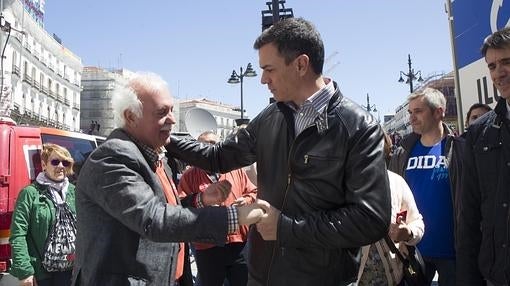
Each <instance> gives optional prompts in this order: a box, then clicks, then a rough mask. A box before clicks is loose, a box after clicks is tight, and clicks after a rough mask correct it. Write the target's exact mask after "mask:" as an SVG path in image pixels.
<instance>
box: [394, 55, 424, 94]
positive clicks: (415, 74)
mask: <svg viewBox="0 0 510 286" xmlns="http://www.w3.org/2000/svg"><path fill="white" fill-rule="evenodd" d="M407 58H408V60H407V64H408V65H409V71H408V72H407V73H405V72H403V71H400V78H399V79H398V82H404V79H403V78H402V75H404V76H405V77H406V78H407V79H406V84H409V92H410V93H413V81H415V80H418V81H419V82H422V81H423V78H422V77H421V71H417V72H415V71H414V69H413V68H412V65H411V55H410V54H408V55H407ZM418 76H419V77H418Z"/></svg>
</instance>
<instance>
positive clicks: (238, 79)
mask: <svg viewBox="0 0 510 286" xmlns="http://www.w3.org/2000/svg"><path fill="white" fill-rule="evenodd" d="M239 70H240V72H239V74H237V73H236V71H235V70H233V71H232V75H231V76H230V78H229V79H228V81H227V82H228V83H231V84H236V83H241V121H243V120H244V106H243V78H244V77H245V76H247V77H255V76H257V73H256V72H255V70H253V68H252V66H251V63H248V66H246V71H244V72H243V67H240V68H239Z"/></svg>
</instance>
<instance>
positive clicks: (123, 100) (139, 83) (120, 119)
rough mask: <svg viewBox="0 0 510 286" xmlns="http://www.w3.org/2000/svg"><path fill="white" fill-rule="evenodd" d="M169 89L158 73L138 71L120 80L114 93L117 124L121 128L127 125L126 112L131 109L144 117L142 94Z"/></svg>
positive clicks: (113, 107) (139, 116)
mask: <svg viewBox="0 0 510 286" xmlns="http://www.w3.org/2000/svg"><path fill="white" fill-rule="evenodd" d="M160 90H168V85H167V83H166V82H165V81H164V80H163V79H162V78H161V77H160V76H159V75H157V74H155V73H149V72H136V73H134V74H132V75H131V76H129V77H126V78H124V79H122V80H119V84H118V85H117V87H116V88H115V90H114V91H113V94H112V101H111V102H112V109H113V116H114V119H115V125H116V126H117V127H120V128H124V127H125V126H126V118H125V117H124V112H125V111H126V110H130V111H131V112H133V113H134V114H135V115H136V117H138V118H141V117H142V109H143V106H142V102H141V101H140V94H142V93H151V92H155V91H160Z"/></svg>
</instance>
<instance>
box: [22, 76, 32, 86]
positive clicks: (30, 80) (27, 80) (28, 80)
mask: <svg viewBox="0 0 510 286" xmlns="http://www.w3.org/2000/svg"><path fill="white" fill-rule="evenodd" d="M23 81H24V82H27V83H28V84H32V77H31V76H29V75H28V74H24V75H23Z"/></svg>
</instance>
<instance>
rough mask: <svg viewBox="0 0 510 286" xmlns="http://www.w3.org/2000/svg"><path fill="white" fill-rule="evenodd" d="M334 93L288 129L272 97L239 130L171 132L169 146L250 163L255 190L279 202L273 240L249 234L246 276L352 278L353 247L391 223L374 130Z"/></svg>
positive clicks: (190, 154) (284, 111)
mask: <svg viewBox="0 0 510 286" xmlns="http://www.w3.org/2000/svg"><path fill="white" fill-rule="evenodd" d="M335 89H336V92H335V95H334V96H333V98H332V99H331V100H330V102H329V105H328V108H327V110H325V112H324V114H323V115H322V116H320V119H319V120H318V121H317V122H316V125H313V126H310V127H308V128H306V129H305V130H303V131H302V132H301V133H300V134H299V135H298V136H297V137H295V136H294V117H293V114H292V111H291V109H290V108H289V107H288V106H286V105H285V104H283V103H277V104H271V105H269V106H268V107H267V108H266V109H265V110H263V111H262V112H261V113H260V114H259V115H258V116H257V117H256V118H255V119H253V120H252V121H251V122H250V123H249V124H248V126H247V127H246V129H240V130H239V131H238V132H237V134H236V135H235V136H232V137H231V138H228V139H227V140H226V141H224V142H223V143H220V144H217V145H215V146H207V145H205V144H200V143H193V142H190V141H185V140H179V139H177V138H172V143H171V144H170V146H168V148H167V149H168V150H169V152H171V154H172V155H174V156H178V157H180V158H182V159H185V160H188V161H189V162H190V163H191V164H192V165H197V166H199V167H201V168H204V169H212V170H219V171H221V172H226V171H228V170H231V169H235V168H239V167H241V166H246V165H249V164H252V163H253V162H255V161H256V162H257V171H258V194H257V196H258V198H260V199H263V200H266V201H268V202H269V203H270V204H271V205H273V206H274V207H276V208H277V209H279V210H281V212H282V213H281V217H280V220H279V222H278V233H277V240H276V241H264V240H263V239H262V237H261V236H260V235H259V233H258V232H257V231H256V229H255V226H252V227H251V230H250V233H249V237H248V244H247V245H248V247H249V250H248V257H247V260H248V267H249V272H250V278H251V279H252V280H251V283H253V284H252V285H345V284H347V283H348V282H352V281H355V280H356V275H357V271H358V267H359V256H360V253H359V247H360V246H363V245H367V244H370V243H373V242H375V241H377V240H379V239H381V238H382V237H383V236H384V235H385V234H386V233H387V230H388V226H389V222H390V212H391V207H390V190H389V185H388V179H387V175H386V167H385V163H384V156H383V141H382V138H383V137H382V136H383V133H382V129H381V127H380V125H379V124H378V123H377V122H376V121H375V120H374V119H373V117H372V116H371V115H370V114H368V113H367V112H366V111H364V110H363V109H362V108H361V107H360V106H358V105H357V104H355V103H353V102H352V101H351V100H349V99H347V98H344V97H343V96H342V95H341V93H340V91H339V90H338V88H337V86H336V84H335Z"/></svg>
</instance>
